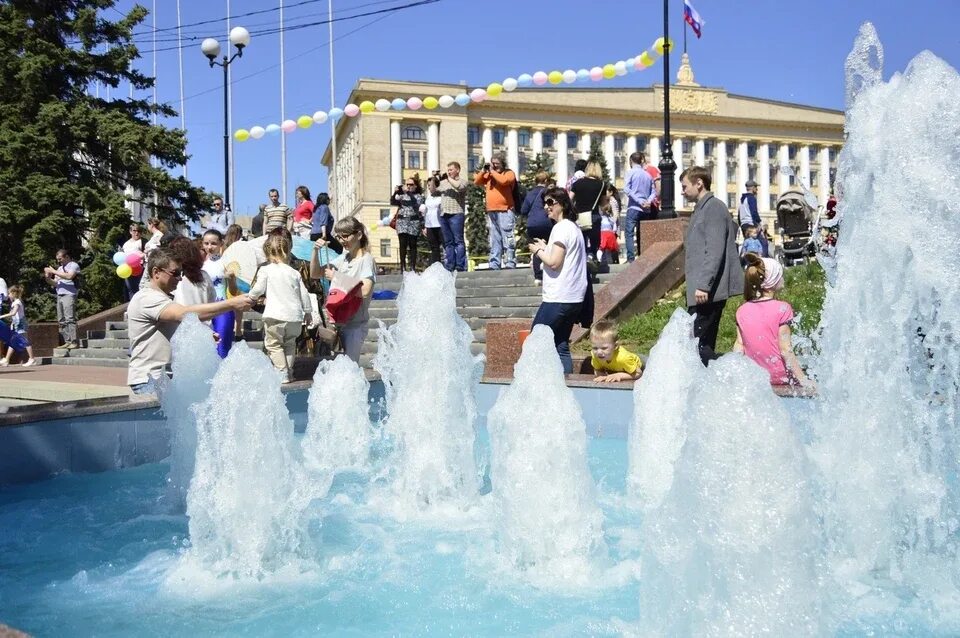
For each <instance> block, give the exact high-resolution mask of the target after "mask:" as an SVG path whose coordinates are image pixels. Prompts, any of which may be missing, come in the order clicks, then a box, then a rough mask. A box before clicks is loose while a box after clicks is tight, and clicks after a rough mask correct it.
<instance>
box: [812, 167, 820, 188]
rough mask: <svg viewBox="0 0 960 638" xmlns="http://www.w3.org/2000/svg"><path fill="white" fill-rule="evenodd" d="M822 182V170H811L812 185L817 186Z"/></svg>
mask: <svg viewBox="0 0 960 638" xmlns="http://www.w3.org/2000/svg"><path fill="white" fill-rule="evenodd" d="M819 184H820V171H816V170H812V169H811V170H810V186H811V187H812V186H817V185H819Z"/></svg>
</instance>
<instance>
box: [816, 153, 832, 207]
mask: <svg viewBox="0 0 960 638" xmlns="http://www.w3.org/2000/svg"><path fill="white" fill-rule="evenodd" d="M819 191H820V193H819V196H818V198H819V200H820V205H821V206H826V205H827V199H829V198H830V147H829V146H822V147H820V189H819Z"/></svg>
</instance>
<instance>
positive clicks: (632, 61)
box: [624, 58, 637, 71]
mask: <svg viewBox="0 0 960 638" xmlns="http://www.w3.org/2000/svg"><path fill="white" fill-rule="evenodd" d="M636 62H637V59H636V58H627V59H626V60H625V61H624V64H626V65H627V71H632V70H633V65H634V64H635V63H636Z"/></svg>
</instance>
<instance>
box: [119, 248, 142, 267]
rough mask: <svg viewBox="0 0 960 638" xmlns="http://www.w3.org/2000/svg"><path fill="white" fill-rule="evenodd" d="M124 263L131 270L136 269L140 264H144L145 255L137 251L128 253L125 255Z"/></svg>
mask: <svg viewBox="0 0 960 638" xmlns="http://www.w3.org/2000/svg"><path fill="white" fill-rule="evenodd" d="M123 263H125V264H126V265H128V266H130V267H131V268H136V267H137V266H138V265H139V264H142V263H143V253H142V252H140V251H139V250H135V251H134V252H132V253H127V254H126V255H124V259H123Z"/></svg>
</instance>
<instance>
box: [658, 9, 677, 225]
mask: <svg viewBox="0 0 960 638" xmlns="http://www.w3.org/2000/svg"><path fill="white" fill-rule="evenodd" d="M661 147H662V148H663V151H662V152H661V153H660V165H659V167H658V168H659V169H660V215H659V217H660V219H672V218H674V217H676V216H677V211H676V208H675V206H674V179H673V177H674V173H676V171H677V163H676V162H675V161H673V144H671V143H670V0H663V144H662V145H661Z"/></svg>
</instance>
